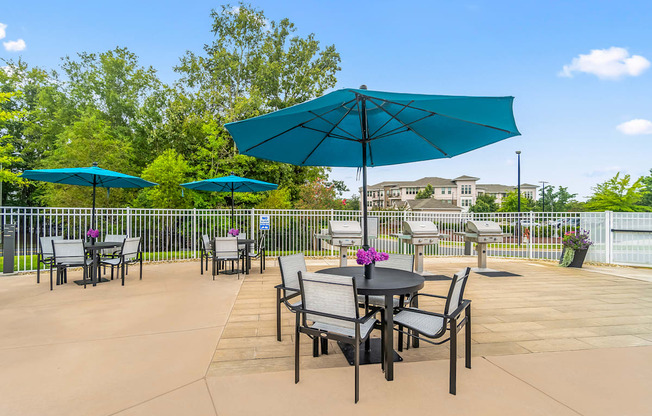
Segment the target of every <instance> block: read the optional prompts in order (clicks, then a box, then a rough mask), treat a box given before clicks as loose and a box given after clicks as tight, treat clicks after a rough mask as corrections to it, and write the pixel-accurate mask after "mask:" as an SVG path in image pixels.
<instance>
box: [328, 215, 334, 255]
mask: <svg viewBox="0 0 652 416" xmlns="http://www.w3.org/2000/svg"><path fill="white" fill-rule="evenodd" d="M331 221H335V210H334V209H333V208H331ZM330 243H332V241H330V242H329V244H328V245H329V246H331V257H333V256H334V255H335V253H334V252H333V244H330Z"/></svg>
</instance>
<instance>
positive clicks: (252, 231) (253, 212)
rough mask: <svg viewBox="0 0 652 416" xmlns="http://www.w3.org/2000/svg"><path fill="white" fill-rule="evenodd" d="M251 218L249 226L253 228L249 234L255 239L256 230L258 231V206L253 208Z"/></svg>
mask: <svg viewBox="0 0 652 416" xmlns="http://www.w3.org/2000/svg"><path fill="white" fill-rule="evenodd" d="M250 218H251V219H250V220H249V228H250V229H251V234H249V235H251V237H249V238H253V239H254V240H255V239H256V237H254V232H256V229H255V227H254V220H255V218H256V208H251V217H250Z"/></svg>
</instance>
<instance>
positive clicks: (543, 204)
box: [539, 181, 548, 212]
mask: <svg viewBox="0 0 652 416" xmlns="http://www.w3.org/2000/svg"><path fill="white" fill-rule="evenodd" d="M539 183H540V184H541V185H542V186H543V189H542V191H541V192H542V194H541V195H542V197H541V211H543V212H546V184H547V183H548V182H546V181H539Z"/></svg>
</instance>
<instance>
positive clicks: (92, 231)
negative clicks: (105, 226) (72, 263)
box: [86, 228, 100, 238]
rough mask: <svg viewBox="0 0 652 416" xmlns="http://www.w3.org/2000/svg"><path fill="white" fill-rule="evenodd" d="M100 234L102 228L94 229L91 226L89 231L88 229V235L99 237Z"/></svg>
mask: <svg viewBox="0 0 652 416" xmlns="http://www.w3.org/2000/svg"><path fill="white" fill-rule="evenodd" d="M99 236H100V230H94V229H92V228H90V229H89V230H88V231H86V237H90V238H97V237H99Z"/></svg>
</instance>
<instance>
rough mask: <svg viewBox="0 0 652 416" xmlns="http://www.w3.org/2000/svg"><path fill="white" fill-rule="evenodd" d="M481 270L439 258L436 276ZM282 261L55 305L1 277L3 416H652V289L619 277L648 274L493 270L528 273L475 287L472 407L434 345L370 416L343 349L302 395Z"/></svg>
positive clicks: (368, 372)
mask: <svg viewBox="0 0 652 416" xmlns="http://www.w3.org/2000/svg"><path fill="white" fill-rule="evenodd" d="M310 263H311V264H310V269H313V270H315V269H319V268H322V267H324V266H325V265H332V266H333V265H335V261H334V260H325V261H311V262H310ZM468 263H469V259H468V258H466V259H465V258H449V259H428V261H427V269H428V270H430V271H433V272H436V273H441V274H446V275H451V274H452V273H453V272H454V271H456V270H458V269H459V268H461V266H462V265H464V264H468ZM268 264H269V268H268V270H267V272H266V273H265V274H264V275H260V274H258V273H257V267H254V273H252V274H251V275H249V276H248V277H246V278H244V279H241V280H237V278H236V277H235V276H233V277H231V276H220V277H219V278H218V280H216V281H213V280H212V279H211V277H210V276H207V275H204V276H200V275H199V273H198V269H199V264H198V263H197V262H186V263H171V264H154V265H147V266H145V269H144V277H143V280H142V281H139V280H138V278H137V274H136V273H135V272H132V273H131V274H130V275H129V276H128V278H127V283H126V286H125V287H121V286H120V285H119V283H118V282H109V283H105V284H101V285H99V286H98V287H96V288H92V287H89V288H88V289H86V290H84V289H82V288H81V287H78V286H76V285H74V284H68V285H64V286H62V287H56V288H55V290H54V291H53V292H50V291H49V290H48V287H47V285H45V284H41V285H38V286H37V285H36V284H35V283H34V281H35V278H34V276H31V275H27V276H15V277H1V278H0V328H2V332H1V335H2V336H0V392H2V400H0V415H111V414H120V415H215V414H218V415H220V416H222V415H249V414H250V415H267V414H289V415H292V414H304V413H305V411H306V409H307V408H310V409H312V410H311V413H316V414H334V413H336V412H340V413H341V414H353V413H354V412H355V413H356V414H358V413H359V412H360V411H363V412H367V411H373V412H374V413H376V414H389V413H390V412H391V413H392V414H395V413H396V412H398V411H406V408H408V407H409V409H410V411H423V412H426V411H427V412H429V413H431V412H432V411H433V409H437V412H438V413H441V414H444V415H447V414H451V415H452V414H456V415H457V414H483V415H484V414H501V415H506V414H510V415H511V414H518V415H528V414H533V415H539V414H540V415H550V414H555V415H564V414H573V415H577V414H582V415H603V414H604V415H613V414H628V415H639V414H640V415H648V414H652V398H651V396H650V395H649V391H650V389H651V388H652V366H650V365H649V363H650V362H652V284H650V283H648V282H646V281H644V279H641V280H635V279H628V278H623V277H620V276H618V275H617V274H620V275H622V274H623V273H625V274H626V273H627V270H635V271H636V273H634V274H636V275H637V276H638V277H640V275H643V276H645V275H646V272H645V271H640V270H639V269H624V271H623V270H615V271H617V272H618V273H610V272H609V270H606V269H613V268H604V269H605V270H603V269H599V270H598V271H597V272H596V270H570V269H561V268H558V267H556V266H554V265H553V264H550V263H538V262H526V261H507V260H495V259H490V267H492V268H495V269H501V270H507V271H510V272H513V273H516V274H519V275H520V276H518V277H505V278H487V277H482V276H479V275H477V274H472V277H471V281H470V282H469V286H468V297H470V298H471V299H473V306H474V319H475V325H474V331H473V343H474V345H473V351H474V356H475V358H474V362H473V367H474V368H473V369H472V370H466V369H464V368H463V366H462V365H460V369H459V370H458V383H459V384H458V395H457V396H455V397H453V396H451V395H449V394H448V392H447V391H448V390H447V374H448V373H447V361H445V360H441V359H443V358H445V357H446V356H447V354H448V350H447V348H448V347H447V346H439V347H431V346H423V347H422V348H419V349H411V350H410V351H405V352H404V353H403V357H404V358H405V361H404V362H402V363H399V364H397V366H396V367H395V380H394V381H393V382H386V381H384V377H383V376H382V373H381V372H380V369H379V368H378V366H364V367H363V368H362V371H361V401H360V403H358V405H355V406H354V405H353V395H352V393H353V392H352V390H353V371H352V369H351V368H350V367H349V366H348V365H347V364H346V362H345V361H344V358H343V357H342V355H341V354H340V353H339V352H338V349H337V348H336V347H335V346H334V345H332V346H331V354H330V355H328V356H322V357H319V358H313V357H311V356H310V355H309V354H310V348H309V346H308V343H306V345H305V346H304V347H303V349H302V350H303V352H305V353H307V354H308V355H306V356H304V357H302V362H301V366H302V370H303V372H302V380H301V382H300V383H299V384H298V385H295V384H294V382H293V374H292V371H291V369H292V352H293V350H292V348H291V347H292V341H293V340H292V334H291V322H292V315H291V314H289V313H285V314H284V322H285V325H284V340H283V342H281V343H278V342H277V341H276V340H275V335H274V331H275V309H274V298H275V291H274V290H273V286H274V285H275V284H277V282H278V281H280V277H279V274H278V269H277V268H276V267H274V266H275V265H274V262H269V263H268ZM651 272H652V271H651ZM71 278H75V277H74V276H71ZM71 280H72V279H71ZM447 286H448V282H428V283H427V284H426V288H425V291H428V292H435V293H445V291H446V289H447ZM422 306H424V307H432V308H435V309H437V308H441V305H435V304H424V305H422ZM614 347H616V348H614ZM459 351H460V352H461V351H463V348H462V346H460V350H459ZM326 367H327V368H326ZM614 397H617V398H618V400H613V398H614Z"/></svg>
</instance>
